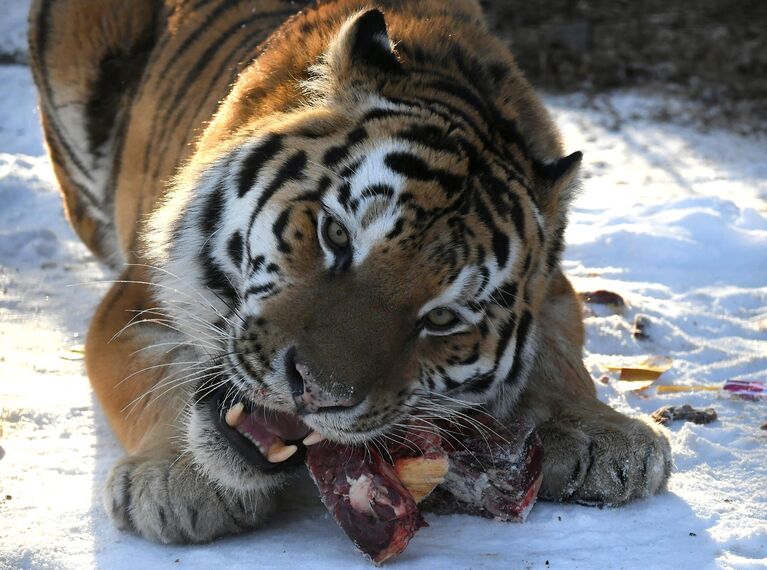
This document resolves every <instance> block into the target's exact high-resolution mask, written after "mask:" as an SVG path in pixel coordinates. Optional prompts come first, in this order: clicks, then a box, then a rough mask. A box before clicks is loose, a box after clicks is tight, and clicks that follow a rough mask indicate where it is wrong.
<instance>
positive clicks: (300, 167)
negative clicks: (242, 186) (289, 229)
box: [251, 150, 307, 222]
mask: <svg viewBox="0 0 767 570" xmlns="http://www.w3.org/2000/svg"><path fill="white" fill-rule="evenodd" d="M306 163H307V155H306V151H303V150H299V151H297V152H296V153H295V154H293V156H291V157H290V158H289V159H288V160H287V162H285V164H283V165H282V168H280V169H279V171H277V175H276V176H275V177H274V179H272V181H271V182H270V183H269V185H268V186H267V187H266V188H264V191H263V192H262V193H261V195H260V196H259V197H258V203H257V204H256V209H255V211H254V212H253V215H252V216H251V222H252V221H253V220H255V218H256V216H258V214H259V213H261V210H262V209H263V208H264V206H265V205H266V203H267V202H268V201H269V200H270V199H271V197H272V196H274V194H275V192H277V190H279V189H280V188H282V186H283V185H285V184H286V183H288V182H291V181H294V180H302V179H303V178H304V169H305V168H306Z"/></svg>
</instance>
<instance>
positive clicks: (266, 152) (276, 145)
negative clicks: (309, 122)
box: [237, 134, 282, 198]
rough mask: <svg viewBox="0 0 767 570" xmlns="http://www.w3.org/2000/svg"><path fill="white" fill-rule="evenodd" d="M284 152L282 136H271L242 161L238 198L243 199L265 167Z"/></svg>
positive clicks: (238, 180) (238, 176) (238, 178)
mask: <svg viewBox="0 0 767 570" xmlns="http://www.w3.org/2000/svg"><path fill="white" fill-rule="evenodd" d="M280 150H282V136H281V135H278V134H270V135H269V136H268V137H267V138H266V139H265V140H264V141H262V142H261V143H260V144H259V145H258V146H256V148H254V149H253V150H252V151H250V154H248V156H246V157H245V160H243V161H242V168H241V169H240V172H239V173H238V174H237V196H238V197H240V198H242V197H243V196H245V194H247V193H248V191H249V190H250V189H251V188H253V187H254V185H255V181H256V178H257V177H258V174H259V172H260V171H261V169H262V168H263V167H264V165H265V164H266V163H267V162H268V161H269V160H271V159H272V158H273V157H274V156H275V155H276V154H277V153H278V152H280Z"/></svg>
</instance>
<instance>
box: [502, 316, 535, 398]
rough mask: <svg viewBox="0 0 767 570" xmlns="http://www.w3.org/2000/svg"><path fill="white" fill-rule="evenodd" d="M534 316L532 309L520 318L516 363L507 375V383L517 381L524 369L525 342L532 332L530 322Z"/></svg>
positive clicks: (515, 350) (515, 354)
mask: <svg viewBox="0 0 767 570" xmlns="http://www.w3.org/2000/svg"><path fill="white" fill-rule="evenodd" d="M532 320H533V317H532V315H531V314H530V311H525V312H524V313H522V318H520V319H519V329H518V330H517V345H516V348H515V349H514V364H513V365H512V366H511V371H510V372H509V375H508V376H507V377H506V383H507V384H512V383H514V382H516V380H517V378H518V377H519V373H520V372H521V371H522V366H523V365H524V364H525V362H524V360H523V352H524V350H525V344H527V336H528V333H529V332H530V323H531V322H532Z"/></svg>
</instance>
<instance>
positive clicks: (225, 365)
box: [152, 13, 577, 486]
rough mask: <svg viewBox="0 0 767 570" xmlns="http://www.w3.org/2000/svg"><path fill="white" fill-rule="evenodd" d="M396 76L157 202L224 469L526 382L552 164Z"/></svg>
mask: <svg viewBox="0 0 767 570" xmlns="http://www.w3.org/2000/svg"><path fill="white" fill-rule="evenodd" d="M379 14H380V13H379ZM363 17H364V16H363ZM409 88H410V89H412V85H411V86H410V87H409ZM397 89H398V87H397V85H396V82H393V83H392V85H391V86H390V87H389V91H386V90H382V91H379V92H375V93H366V94H364V96H358V97H356V98H355V105H354V107H353V108H351V109H349V108H340V106H339V105H337V104H325V105H321V106H317V107H315V108H309V109H303V110H301V111H299V112H295V113H293V114H291V115H290V116H288V117H284V118H283V119H282V120H281V121H279V122H278V123H276V124H275V123H271V124H268V125H264V124H258V125H256V126H254V127H253V128H249V129H245V130H243V131H241V132H238V133H236V135H233V137H232V138H231V139H230V140H227V141H225V142H224V143H222V144H221V145H220V146H219V147H218V148H216V149H215V152H210V151H209V152H208V153H207V155H206V156H201V157H198V158H197V159H196V160H195V161H193V162H192V164H190V165H188V166H187V167H186V169H185V171H184V172H183V173H182V175H181V176H180V177H179V179H178V182H177V185H176V188H175V189H174V191H173V192H172V193H171V195H170V197H169V199H168V200H167V201H166V203H165V204H164V205H163V206H162V207H161V208H160V209H159V210H158V212H157V213H156V214H155V215H154V217H153V219H152V227H153V229H154V232H155V234H154V236H155V237H154V241H153V242H152V249H153V251H154V252H155V254H154V259H155V260H156V263H157V264H158V265H159V270H158V271H156V277H155V280H156V282H157V285H158V287H157V289H156V292H157V296H158V297H159V298H160V300H161V301H162V302H163V303H164V305H165V306H166V307H167V308H168V310H169V311H170V312H171V313H172V314H173V318H174V321H175V323H176V326H177V328H178V329H179V330H180V331H181V332H182V334H184V335H185V336H186V337H187V338H188V339H190V343H191V344H194V345H195V346H196V347H197V349H198V351H199V353H200V356H201V358H204V359H206V362H210V366H209V367H208V370H207V373H206V374H203V375H202V376H201V379H202V381H201V382H200V385H199V386H198V388H197V390H196V392H195V394H194V395H193V397H191V398H190V410H189V412H190V421H189V428H188V439H189V442H190V445H191V447H192V450H193V452H194V453H195V454H196V456H197V457H198V458H199V460H200V462H201V463H203V464H205V465H206V466H207V467H208V469H209V470H210V471H211V472H212V473H213V474H214V475H215V476H217V478H219V479H220V480H225V481H229V482H231V483H232V484H237V485H240V486H243V485H245V486H246V485H248V484H250V483H247V481H250V480H251V479H250V474H251V471H252V469H253V468H256V469H259V470H272V469H275V466H279V468H280V469H281V468H283V467H285V466H289V465H292V464H295V463H296V462H297V461H299V460H300V457H301V453H300V452H301V451H302V450H303V445H304V444H303V443H302V442H303V441H304V440H305V439H306V437H307V436H309V437H310V439H309V440H308V441H309V442H310V443H311V442H312V441H315V440H317V439H318V438H320V437H325V438H329V439H332V440H335V441H340V442H346V443H354V442H364V441H369V440H371V439H374V438H376V437H378V436H382V437H388V434H391V433H392V431H393V430H395V431H396V429H397V428H398V427H401V426H403V425H404V424H405V422H406V421H407V419H408V418H409V417H410V416H412V415H414V414H418V415H420V416H421V417H425V418H427V419H428V418H438V417H443V416H444V415H445V414H446V413H447V410H448V409H454V408H456V407H461V406H462V405H466V404H468V403H478V402H479V403H484V404H486V405H487V407H488V408H490V409H491V410H493V409H500V408H502V407H504V406H507V405H509V404H510V403H511V402H513V401H514V400H515V399H516V398H517V396H518V395H519V393H520V391H521V390H522V387H523V386H524V381H525V369H526V366H527V364H528V363H529V361H530V360H531V358H532V355H533V353H534V350H533V348H534V344H535V341H534V339H535V315H536V312H537V307H538V304H539V302H540V299H541V297H542V296H543V294H544V291H545V287H546V282H547V278H548V275H549V272H550V271H551V269H552V267H553V265H555V263H556V256H557V255H558V254H559V250H560V248H561V243H560V241H561V233H562V229H563V221H562V219H561V216H560V215H559V213H556V214H555V215H551V214H550V213H548V214H547V212H546V208H545V207H543V206H541V205H540V204H539V201H538V199H537V198H536V193H537V192H538V189H537V188H536V187H535V186H536V184H540V172H541V168H537V167H534V166H533V165H531V163H530V162H528V161H526V160H525V159H524V158H520V156H521V155H520V154H519V153H515V152H512V151H510V149H509V147H508V144H507V142H505V141H504V140H503V137H501V136H496V135H494V134H493V133H492V132H490V131H488V130H482V129H478V128H477V126H476V124H473V123H472V122H471V121H467V120H462V119H460V118H456V117H453V116H450V114H448V113H445V112H444V110H443V109H442V108H440V106H439V105H435V104H433V103H432V104H429V103H426V102H424V101H416V102H412V101H411V102H409V103H408V102H404V101H403V100H402V99H400V98H398V97H396V93H397ZM399 89H402V87H399ZM392 94H394V96H392ZM448 98H449V96H448ZM576 161H577V159H576ZM568 166H569V165H568ZM536 168H537V169H536ZM559 168H560V169H561V165H560V167H559ZM246 440H247V441H246ZM293 446H295V447H296V449H293Z"/></svg>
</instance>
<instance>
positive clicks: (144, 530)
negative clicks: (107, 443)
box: [104, 456, 274, 544]
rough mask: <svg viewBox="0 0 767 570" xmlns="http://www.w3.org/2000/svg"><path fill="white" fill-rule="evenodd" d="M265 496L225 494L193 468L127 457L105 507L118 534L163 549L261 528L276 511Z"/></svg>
mask: <svg viewBox="0 0 767 570" xmlns="http://www.w3.org/2000/svg"><path fill="white" fill-rule="evenodd" d="M273 502H274V501H273V498H272V497H271V496H270V495H267V494H266V493H264V492H263V491H246V492H242V493H237V492H233V491H231V490H222V489H221V488H220V486H218V485H216V484H215V483H213V482H211V481H210V480H209V479H208V478H207V477H205V476H204V475H203V474H201V473H199V472H198V471H197V468H196V466H195V465H194V464H191V463H189V462H185V461H178V460H176V459H175V458H174V459H160V460H158V459H142V458H138V457H130V456H129V457H125V458H123V459H122V460H121V461H120V462H118V463H117V465H115V466H114V468H113V469H112V472H111V474H110V476H109V479H108V480H107V484H106V488H105V493H104V504H105V507H106V510H107V513H108V514H109V516H110V518H111V519H112V520H113V521H114V523H115V524H116V525H117V527H118V528H120V529H123V530H132V531H134V532H137V533H138V534H140V535H141V536H143V537H145V538H148V539H149V540H152V541H155V542H161V543H166V544H167V543H177V544H178V543H198V542H208V541H210V540H213V539H214V538H216V537H219V536H222V535H226V534H235V533H239V532H243V531H245V530H249V529H252V528H254V527H256V526H258V525H260V524H261V523H262V522H263V521H264V519H265V518H266V516H267V515H268V514H269V513H270V512H271V510H272V507H273Z"/></svg>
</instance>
